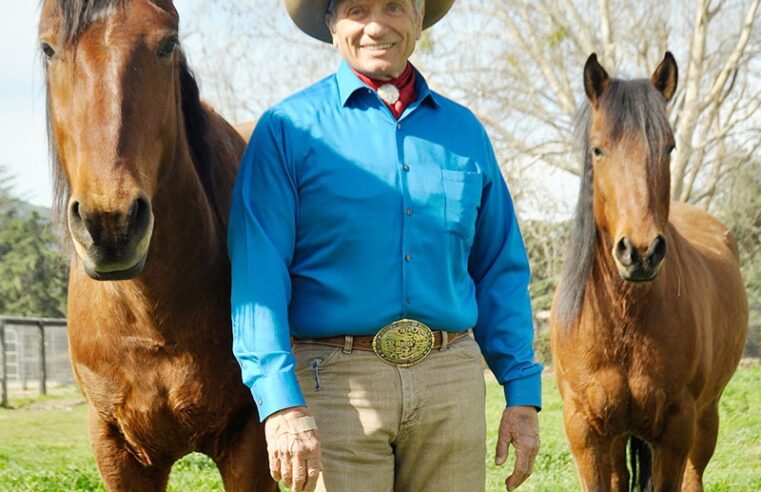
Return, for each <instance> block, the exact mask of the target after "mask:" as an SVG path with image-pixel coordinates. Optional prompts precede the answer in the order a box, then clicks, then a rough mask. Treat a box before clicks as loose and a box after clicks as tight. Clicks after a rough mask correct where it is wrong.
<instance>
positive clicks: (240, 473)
mask: <svg viewBox="0 0 761 492" xmlns="http://www.w3.org/2000/svg"><path fill="white" fill-rule="evenodd" d="M227 433H228V436H227V437H226V441H224V442H225V445H224V446H222V447H221V448H220V449H219V450H218V451H217V452H215V453H213V454H212V455H211V458H212V459H213V460H214V462H215V463H216V464H217V468H219V473H220V475H222V482H223V483H224V486H225V490H226V491H227V492H244V491H245V492H252V491H253V492H274V491H276V490H277V482H275V481H274V480H273V479H272V477H271V476H270V472H269V458H268V457H267V442H266V440H265V439H264V425H263V424H260V423H259V417H258V415H257V414H256V412H254V411H252V412H250V413H249V415H248V416H247V417H246V418H245V421H244V422H243V424H242V425H240V426H233V428H232V429H230V430H228V431H227Z"/></svg>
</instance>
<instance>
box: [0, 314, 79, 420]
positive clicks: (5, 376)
mask: <svg viewBox="0 0 761 492" xmlns="http://www.w3.org/2000/svg"><path fill="white" fill-rule="evenodd" d="M68 353H69V350H68V340H67V337H66V320H65V319H59V318H22V317H16V316H0V406H2V408H8V392H9V385H10V384H13V383H15V384H16V386H19V387H20V389H22V390H27V389H28V386H29V382H30V381H35V380H36V381H37V383H38V384H39V393H40V394H41V395H45V394H47V391H48V382H49V381H51V376H52V381H55V382H57V383H59V384H73V382H74V377H73V374H72V373H71V367H70V365H69V355H68ZM51 369H52V371H51Z"/></svg>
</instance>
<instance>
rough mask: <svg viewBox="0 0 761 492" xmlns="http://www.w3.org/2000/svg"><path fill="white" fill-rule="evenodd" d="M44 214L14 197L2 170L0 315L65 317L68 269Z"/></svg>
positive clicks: (7, 178) (0, 169) (0, 201)
mask: <svg viewBox="0 0 761 492" xmlns="http://www.w3.org/2000/svg"><path fill="white" fill-rule="evenodd" d="M41 212H42V213H41ZM44 212H45V211H44V210H38V209H35V208H34V207H31V206H30V205H28V204H26V203H24V202H23V201H22V200H20V199H19V198H17V197H15V196H14V195H13V194H12V192H11V179H10V177H8V176H7V175H5V174H4V173H3V169H2V168H1V167H0V314H3V315H9V316H34V317H56V318H57V317H64V313H65V311H66V279H67V276H68V266H67V264H66V263H65V261H64V259H63V257H62V255H61V248H60V246H59V242H58V238H57V237H56V235H55V232H54V231H55V228H54V227H53V225H52V223H51V221H50V219H49V218H48V217H47V216H46V215H43V213H44Z"/></svg>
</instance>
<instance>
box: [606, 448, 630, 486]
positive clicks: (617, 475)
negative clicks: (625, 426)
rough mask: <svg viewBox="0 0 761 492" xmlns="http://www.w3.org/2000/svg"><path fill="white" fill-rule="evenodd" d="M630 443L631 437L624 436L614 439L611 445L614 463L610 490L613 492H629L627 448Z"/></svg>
mask: <svg viewBox="0 0 761 492" xmlns="http://www.w3.org/2000/svg"><path fill="white" fill-rule="evenodd" d="M628 443H629V435H628V434H623V435H620V436H618V437H616V438H614V439H613V442H612V443H611V445H610V460H611V463H612V469H611V477H610V490H612V491H618V492H628V491H629V468H627V466H626V446H627V444H628Z"/></svg>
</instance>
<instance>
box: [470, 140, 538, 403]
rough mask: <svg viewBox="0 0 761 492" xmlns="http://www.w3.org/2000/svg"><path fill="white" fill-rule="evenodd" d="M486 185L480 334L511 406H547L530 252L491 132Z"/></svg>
mask: <svg viewBox="0 0 761 492" xmlns="http://www.w3.org/2000/svg"><path fill="white" fill-rule="evenodd" d="M483 138H484V147H485V150H484V153H485V159H484V162H483V165H482V169H481V171H482V173H483V174H484V187H483V192H482V195H481V208H480V210H479V213H478V218H477V220H476V232H475V238H474V240H473V246H472V248H471V253H470V257H469V260H468V271H469V273H470V275H471V277H472V278H473V280H474V282H475V285H476V301H477V303H478V321H477V322H476V326H475V327H474V330H473V331H474V334H475V336H476V340H477V341H478V343H479V345H480V347H481V351H482V353H483V354H484V358H485V359H486V363H487V364H488V365H489V367H490V368H491V370H492V372H494V375H495V376H496V378H497V380H498V381H499V383H500V384H502V385H503V387H504V391H505V399H506V401H507V405H508V406H516V405H528V406H535V407H537V408H541V384H542V379H541V373H542V366H541V364H537V363H535V362H534V348H533V339H534V323H533V317H532V313H531V301H530V299H529V292H528V285H529V281H530V279H531V273H530V270H529V263H528V255H527V253H526V248H525V246H524V244H523V237H522V236H521V232H520V229H519V227H518V221H517V218H516V216H515V210H514V207H513V201H512V198H511V197H510V193H509V191H508V189H507V185H506V184H505V181H504V179H503V177H502V174H501V172H500V170H499V166H498V165H497V161H496V158H495V157H494V150H493V149H492V146H491V143H490V142H489V139H488V136H487V135H486V132H485V131H484V133H483Z"/></svg>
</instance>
